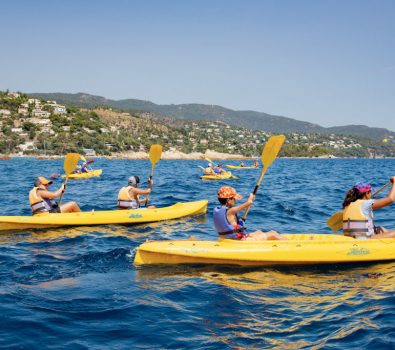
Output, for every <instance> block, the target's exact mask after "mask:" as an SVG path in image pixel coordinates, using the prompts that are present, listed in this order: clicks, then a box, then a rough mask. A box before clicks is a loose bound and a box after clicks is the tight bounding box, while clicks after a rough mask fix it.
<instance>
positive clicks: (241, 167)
mask: <svg viewBox="0 0 395 350" xmlns="http://www.w3.org/2000/svg"><path fill="white" fill-rule="evenodd" d="M226 167H227V168H229V169H258V168H259V166H241V165H226Z"/></svg>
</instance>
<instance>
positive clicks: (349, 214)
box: [343, 176, 395, 239]
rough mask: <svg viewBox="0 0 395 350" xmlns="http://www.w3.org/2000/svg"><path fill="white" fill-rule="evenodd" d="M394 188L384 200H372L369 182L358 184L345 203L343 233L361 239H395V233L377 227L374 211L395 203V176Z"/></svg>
mask: <svg viewBox="0 0 395 350" xmlns="http://www.w3.org/2000/svg"><path fill="white" fill-rule="evenodd" d="M390 181H391V183H392V188H391V190H390V192H389V193H388V195H387V196H386V197H384V198H379V199H372V186H371V185H370V183H369V182H357V183H356V184H355V185H354V186H353V187H352V188H351V189H350V190H349V191H348V192H347V194H346V196H345V198H344V201H343V233H344V235H345V236H350V237H354V238H359V239H366V238H395V231H388V230H386V229H385V228H384V227H382V226H375V224H374V220H373V210H377V209H381V208H384V207H386V206H388V205H390V204H392V203H393V202H394V201H395V176H392V177H391V179H390Z"/></svg>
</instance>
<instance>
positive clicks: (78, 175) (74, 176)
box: [62, 169, 103, 179]
mask: <svg viewBox="0 0 395 350" xmlns="http://www.w3.org/2000/svg"><path fill="white" fill-rule="evenodd" d="M102 172H103V170H102V169H95V170H91V171H89V172H87V173H76V174H70V175H69V178H70V179H88V178H90V177H97V176H100V175H101V174H102ZM65 177H66V175H62V178H65Z"/></svg>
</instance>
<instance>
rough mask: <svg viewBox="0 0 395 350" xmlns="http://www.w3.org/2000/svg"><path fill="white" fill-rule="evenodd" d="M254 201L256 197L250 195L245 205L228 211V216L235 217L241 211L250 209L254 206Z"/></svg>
mask: <svg viewBox="0 0 395 350" xmlns="http://www.w3.org/2000/svg"><path fill="white" fill-rule="evenodd" d="M253 201H254V195H253V194H252V193H250V195H249V196H248V199H247V200H246V201H245V202H244V203H243V204H240V205H238V206H236V207H232V208H230V209H228V211H227V215H229V216H235V215H236V214H237V213H238V212H239V211H242V210H244V209H247V208H249V207H250V206H251V205H252V203H253Z"/></svg>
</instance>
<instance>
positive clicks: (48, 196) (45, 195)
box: [39, 185, 64, 199]
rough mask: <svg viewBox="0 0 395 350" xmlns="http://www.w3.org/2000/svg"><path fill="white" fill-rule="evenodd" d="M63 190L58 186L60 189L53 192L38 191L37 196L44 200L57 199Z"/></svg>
mask: <svg viewBox="0 0 395 350" xmlns="http://www.w3.org/2000/svg"><path fill="white" fill-rule="evenodd" d="M63 189H64V185H62V186H60V188H59V189H58V190H57V191H55V192H49V191H46V190H39V194H40V196H41V197H42V198H45V199H55V198H57V197H59V196H60V195H61V193H62V191H63Z"/></svg>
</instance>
